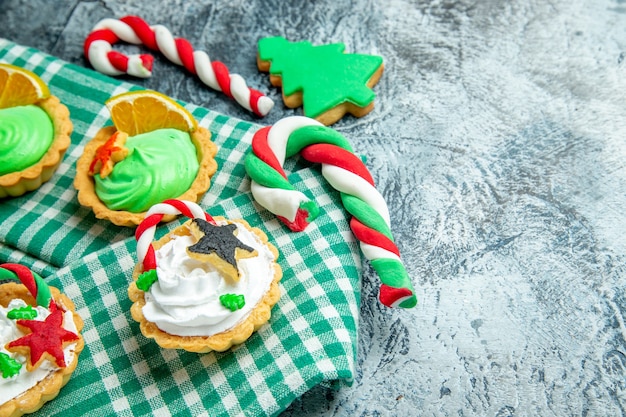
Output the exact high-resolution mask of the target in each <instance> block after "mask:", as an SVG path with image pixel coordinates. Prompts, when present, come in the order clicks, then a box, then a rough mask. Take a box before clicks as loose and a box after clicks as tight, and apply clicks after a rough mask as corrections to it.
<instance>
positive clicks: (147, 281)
mask: <svg viewBox="0 0 626 417" xmlns="http://www.w3.org/2000/svg"><path fill="white" fill-rule="evenodd" d="M157 279H159V277H157V273H156V269H151V270H149V271H146V272H144V273H142V274H141V275H139V278H137V282H136V285H137V288H139V289H140V290H141V291H148V290H149V289H150V287H151V286H152V284H154V283H155V282H156V281H157Z"/></svg>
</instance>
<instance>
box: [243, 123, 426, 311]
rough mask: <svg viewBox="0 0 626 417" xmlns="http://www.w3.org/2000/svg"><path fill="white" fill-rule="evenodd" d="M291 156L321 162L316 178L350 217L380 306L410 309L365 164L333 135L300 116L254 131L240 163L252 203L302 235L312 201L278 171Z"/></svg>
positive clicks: (386, 220)
mask: <svg viewBox="0 0 626 417" xmlns="http://www.w3.org/2000/svg"><path fill="white" fill-rule="evenodd" d="M297 153H300V155H301V156H302V157H303V158H304V159H306V160H308V161H311V162H317V163H321V164H322V176H324V178H325V179H326V180H327V181H328V183H329V184H330V185H331V186H332V187H333V188H335V189H336V190H338V191H339V192H340V195H341V201H342V203H343V205H344V208H345V209H346V210H347V211H348V212H349V213H350V214H351V215H352V216H353V217H352V219H351V221H350V228H351V229H352V232H353V233H354V235H355V236H356V238H357V239H358V240H359V241H360V246H361V250H362V251H363V254H364V255H365V257H366V258H367V259H368V260H369V261H370V263H371V265H372V267H373V268H374V270H376V272H377V273H378V276H379V277H380V279H381V281H382V285H381V288H380V293H379V299H380V301H381V302H382V303H383V304H384V305H386V306H388V307H403V308H411V307H414V306H415V305H416V304H417V298H416V297H415V292H414V290H413V285H412V284H411V280H410V278H409V276H408V274H407V272H406V269H405V268H404V264H403V263H402V261H401V259H400V251H399V250H398V247H397V246H396V244H395V243H394V241H393V236H392V234H391V229H390V217H389V209H388V208H387V204H386V203H385V200H384V198H383V197H382V195H381V194H380V193H379V192H378V190H376V187H375V185H374V180H373V178H372V176H371V174H370V172H369V170H368V169H367V167H366V166H365V164H363V162H362V161H361V159H359V158H358V157H357V156H356V155H355V154H354V153H353V151H352V146H351V145H350V143H349V142H348V141H347V140H346V139H345V138H344V137H343V136H342V135H341V134H339V133H338V132H337V131H335V130H333V129H331V128H328V127H325V126H323V125H322V124H321V123H319V122H317V121H316V120H314V119H310V118H308V117H302V116H293V117H287V118H284V119H282V120H279V121H278V122H277V123H276V124H274V125H273V126H270V127H265V128H263V129H261V130H259V131H258V132H257V133H256V134H255V135H254V137H253V139H252V152H250V153H249V154H248V155H247V156H246V161H245V167H246V172H247V173H248V175H249V176H250V178H251V179H252V182H251V191H252V195H253V197H254V198H255V200H256V201H257V202H258V203H259V204H261V205H262V206H263V207H265V208H267V209H268V210H269V211H271V212H272V213H274V214H276V215H277V216H278V218H279V219H280V220H281V221H283V222H284V223H285V224H286V225H287V226H288V227H289V228H290V229H292V230H293V231H302V230H304V229H305V228H306V227H307V225H308V224H309V223H310V222H311V221H312V220H313V219H314V218H315V217H316V216H317V214H318V213H319V209H318V208H317V205H316V204H315V202H314V201H313V200H311V199H309V198H308V197H307V196H306V195H305V194H303V193H302V192H300V191H298V190H296V189H295V188H294V187H293V186H292V185H291V184H290V183H289V181H288V180H287V175H286V174H285V172H284V170H283V164H284V162H285V158H288V157H290V156H293V155H295V154H297Z"/></svg>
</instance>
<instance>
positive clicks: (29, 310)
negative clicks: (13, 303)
mask: <svg viewBox="0 0 626 417" xmlns="http://www.w3.org/2000/svg"><path fill="white" fill-rule="evenodd" d="M7 317H8V318H10V319H11V320H32V319H34V318H35V317H37V310H35V309H34V308H33V306H24V307H20V308H14V309H13V310H11V311H9V312H8V313H7Z"/></svg>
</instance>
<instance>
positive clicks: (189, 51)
mask: <svg viewBox="0 0 626 417" xmlns="http://www.w3.org/2000/svg"><path fill="white" fill-rule="evenodd" d="M119 40H123V41H125V42H128V43H132V44H136V45H140V44H143V45H145V46H146V47H147V48H149V49H151V50H154V51H160V52H161V53H162V54H163V55H165V57H166V58H167V59H169V60H170V61H171V62H173V63H175V64H177V65H182V66H183V67H185V68H186V69H187V70H188V71H189V72H191V73H192V74H194V75H196V76H198V78H200V80H201V81H202V82H203V83H204V84H206V85H208V86H209V87H211V88H212V89H214V90H217V91H221V92H223V93H224V94H226V95H227V96H228V97H230V98H232V99H234V100H235V101H236V102H237V103H239V104H240V105H241V106H242V107H243V108H245V109H247V110H248V111H251V112H253V113H254V114H256V115H257V116H261V117H262V116H265V115H267V114H268V113H269V111H270V110H271V109H272V107H274V102H273V101H272V99H270V98H269V97H267V96H265V95H264V94H263V93H261V92H260V91H258V90H255V89H253V88H250V87H248V85H247V84H246V82H245V80H244V79H243V77H241V76H240V75H238V74H231V73H230V72H229V71H228V68H227V67H226V65H224V64H223V63H222V62H219V61H213V62H211V60H210V59H209V55H208V54H207V53H206V52H204V51H194V49H193V47H192V46H191V43H190V42H189V41H188V40H186V39H183V38H174V37H173V36H172V34H171V33H170V31H169V30H168V29H167V28H166V27H165V26H162V25H155V26H150V25H148V23H146V21H145V20H143V19H142V18H140V17H138V16H125V17H122V18H121V19H119V20H117V19H103V20H101V21H100V22H98V23H97V24H96V26H95V27H94V28H93V30H92V31H91V33H89V35H88V36H87V38H86V39H85V43H84V46H83V47H84V53H85V56H86V57H87V59H88V60H89V62H90V63H91V65H92V66H93V67H94V68H95V69H96V70H97V71H99V72H101V73H103V74H106V75H113V76H115V75H121V74H129V75H132V76H135V77H142V78H146V77H150V75H151V74H152V64H153V62H154V58H153V57H152V56H151V55H148V54H139V55H124V54H122V53H120V52H116V51H113V50H112V47H111V45H112V44H114V43H116V42H118V41H119Z"/></svg>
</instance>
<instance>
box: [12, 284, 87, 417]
mask: <svg viewBox="0 0 626 417" xmlns="http://www.w3.org/2000/svg"><path fill="white" fill-rule="evenodd" d="M50 292H51V293H52V298H53V299H54V301H55V302H56V303H57V305H58V306H59V307H60V308H62V309H63V310H66V311H71V312H72V315H73V318H74V323H75V325H76V330H77V331H78V332H77V335H78V340H77V341H76V342H75V343H76V347H75V348H74V359H73V360H72V362H71V363H68V364H67V366H66V367H65V368H60V369H58V370H57V371H55V372H52V373H51V374H49V375H48V376H47V377H45V378H44V379H43V380H41V381H39V382H38V383H37V385H35V386H33V387H31V388H30V389H29V390H28V391H26V392H24V393H22V394H20V395H18V396H17V397H15V398H13V399H12V400H10V401H8V402H6V403H4V404H2V405H0V417H18V416H21V415H22V414H26V413H33V412H35V411H37V410H39V409H40V408H41V407H42V406H43V405H44V404H45V403H46V402H48V401H50V400H52V399H54V398H55V397H56V396H57V395H58V394H59V392H60V391H61V388H63V386H64V385H65V384H67V382H68V381H69V380H70V377H71V376H72V373H73V372H74V370H75V369H76V366H77V364H78V356H79V355H80V353H81V351H82V350H83V348H84V346H85V342H84V340H83V337H82V335H81V334H80V332H81V331H82V329H83V320H82V319H81V318H80V316H79V315H78V314H77V313H76V307H75V306H74V303H73V302H72V301H71V300H70V299H69V298H68V297H67V296H65V295H64V294H61V293H60V292H59V290H58V289H56V288H54V287H50ZM16 298H20V299H22V300H24V301H25V302H26V303H27V304H29V305H36V304H37V303H36V301H35V299H34V298H33V296H32V295H31V294H30V293H29V292H28V290H27V289H26V287H25V286H24V285H22V284H17V283H13V282H10V283H7V284H1V285H0V305H2V306H3V307H6V306H7V305H8V304H9V302H10V301H11V300H13V299H16Z"/></svg>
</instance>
